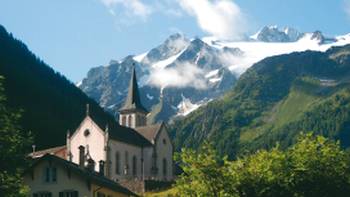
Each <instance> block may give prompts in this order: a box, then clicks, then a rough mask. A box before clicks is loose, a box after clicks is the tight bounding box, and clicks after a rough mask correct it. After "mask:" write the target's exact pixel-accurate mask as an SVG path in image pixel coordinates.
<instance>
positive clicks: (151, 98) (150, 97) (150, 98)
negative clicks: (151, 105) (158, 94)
mask: <svg viewBox="0 0 350 197" xmlns="http://www.w3.org/2000/svg"><path fill="white" fill-rule="evenodd" d="M146 96H147V98H148V99H149V100H153V98H154V96H151V95H149V94H147V95H146Z"/></svg>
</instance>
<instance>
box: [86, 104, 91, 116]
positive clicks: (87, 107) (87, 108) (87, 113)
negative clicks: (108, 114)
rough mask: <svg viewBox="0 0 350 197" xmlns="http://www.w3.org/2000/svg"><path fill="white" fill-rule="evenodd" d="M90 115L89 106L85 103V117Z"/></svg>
mask: <svg viewBox="0 0 350 197" xmlns="http://www.w3.org/2000/svg"><path fill="white" fill-rule="evenodd" d="M89 115H90V104H89V103H87V104H86V116H89Z"/></svg>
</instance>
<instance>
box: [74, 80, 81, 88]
mask: <svg viewBox="0 0 350 197" xmlns="http://www.w3.org/2000/svg"><path fill="white" fill-rule="evenodd" d="M82 84H83V81H79V82H78V83H76V84H75V86H77V87H78V88H79V87H80V86H81V85H82Z"/></svg>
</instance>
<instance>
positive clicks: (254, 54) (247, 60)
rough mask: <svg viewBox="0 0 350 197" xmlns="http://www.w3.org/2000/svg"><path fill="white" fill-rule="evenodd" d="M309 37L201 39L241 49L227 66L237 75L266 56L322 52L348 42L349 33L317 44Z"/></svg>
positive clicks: (219, 46) (309, 35)
mask: <svg viewBox="0 0 350 197" xmlns="http://www.w3.org/2000/svg"><path fill="white" fill-rule="evenodd" d="M311 38H312V33H306V34H305V35H304V36H303V37H301V38H300V39H299V40H298V41H296V42H260V41H254V42H252V41H220V40H217V39H216V38H215V37H204V38H203V39H202V40H203V41H204V42H205V43H207V44H208V45H210V46H212V47H216V48H218V49H222V48H223V47H230V48H239V49H240V50H242V51H243V52H244V56H242V57H240V58H237V59H236V60H235V61H234V62H232V64H230V66H229V69H230V70H231V71H232V72H234V73H236V74H238V75H240V74H242V73H243V72H245V71H246V70H247V69H248V68H249V67H251V66H252V65H253V64H254V63H256V62H258V61H260V60H262V59H264V58H266V57H270V56H275V55H281V54H288V53H291V52H301V51H306V50H313V51H322V52H324V51H326V50H327V49H329V48H330V47H332V46H342V45H346V44H349V43H350V34H347V35H343V36H338V37H336V41H335V42H332V43H326V44H319V40H317V39H311ZM213 43H215V44H213Z"/></svg>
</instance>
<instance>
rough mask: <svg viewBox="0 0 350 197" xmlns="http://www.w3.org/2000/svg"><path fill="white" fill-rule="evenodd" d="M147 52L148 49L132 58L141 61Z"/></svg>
mask: <svg viewBox="0 0 350 197" xmlns="http://www.w3.org/2000/svg"><path fill="white" fill-rule="evenodd" d="M147 54H148V51H147V52H146V53H142V54H140V55H136V56H134V57H133V58H132V59H134V60H135V61H137V62H142V60H143V59H144V58H145V57H146V55H147Z"/></svg>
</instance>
